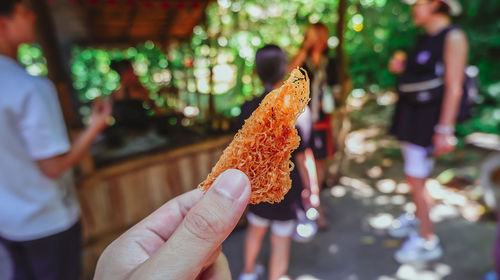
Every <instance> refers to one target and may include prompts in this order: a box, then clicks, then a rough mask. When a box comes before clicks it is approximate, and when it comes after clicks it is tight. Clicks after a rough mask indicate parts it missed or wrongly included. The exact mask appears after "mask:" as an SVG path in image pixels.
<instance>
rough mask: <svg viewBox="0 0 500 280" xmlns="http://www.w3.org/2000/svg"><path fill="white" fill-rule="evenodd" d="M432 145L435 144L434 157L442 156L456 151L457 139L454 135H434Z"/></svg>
mask: <svg viewBox="0 0 500 280" xmlns="http://www.w3.org/2000/svg"><path fill="white" fill-rule="evenodd" d="M432 143H433V144H434V155H436V156H442V155H444V154H447V153H449V152H452V151H453V150H454V149H455V146H456V145H457V138H456V137H455V136H454V135H453V134H441V133H434V136H433V137H432Z"/></svg>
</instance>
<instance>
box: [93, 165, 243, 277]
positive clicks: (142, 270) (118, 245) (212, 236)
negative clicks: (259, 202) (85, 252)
mask: <svg viewBox="0 0 500 280" xmlns="http://www.w3.org/2000/svg"><path fill="white" fill-rule="evenodd" d="M249 198H250V182H249V181H248V178H247V176H246V175H245V174H244V173H243V172H241V171H239V170H235V169H229V170H226V171H225V172H224V173H222V174H221V175H220V176H219V177H218V178H217V180H216V181H215V182H214V183H213V185H212V187H211V188H210V189H209V190H208V191H207V192H206V193H205V194H203V193H202V191H201V190H199V189H196V190H193V191H190V192H188V193H185V194H183V195H181V196H178V197H176V198H174V199H172V200H170V201H169V202H167V203H166V204H164V205H163V206H162V207H160V208H159V209H158V210H156V211H155V212H154V213H152V214H151V215H149V216H148V217H146V218H145V219H144V220H142V221H141V222H139V223H138V224H136V225H135V226H133V227H132V228H131V229H129V230H128V231H127V232H125V233H124V234H123V235H121V236H120V237H119V238H118V239H116V240H115V241H113V243H111V244H110V245H109V246H108V247H107V248H106V250H104V252H103V254H102V255H101V257H100V258H99V261H98V263H97V268H96V273H95V276H94V280H101V279H114V280H121V279H128V280H130V279H148V280H153V279H175V280H177V279H231V273H230V271H229V266H228V263H227V260H226V258H225V256H224V255H223V254H221V244H222V242H223V241H224V240H225V239H226V238H227V236H228V235H229V234H230V233H231V231H232V230H233V229H234V227H235V226H236V224H237V222H238V220H239V219H240V217H241V215H242V214H243V212H244V210H245V207H246V205H247V203H248V199H249Z"/></svg>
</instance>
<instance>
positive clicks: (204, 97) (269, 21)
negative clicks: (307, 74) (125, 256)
mask: <svg viewBox="0 0 500 280" xmlns="http://www.w3.org/2000/svg"><path fill="white" fill-rule="evenodd" d="M32 2H33V8H34V11H35V12H36V13H37V15H38V18H39V24H38V27H37V28H38V35H39V40H38V41H39V44H35V45H24V46H23V47H22V48H21V49H20V50H19V54H18V57H19V61H20V62H21V63H22V64H23V65H24V66H25V67H26V69H27V71H28V72H29V73H30V74H32V75H36V76H48V77H49V78H50V79H51V80H52V81H53V82H54V83H55V84H56V87H57V89H58V93H59V99H60V102H61V105H62V107H63V112H64V117H65V120H66V123H67V125H68V130H69V131H70V134H71V135H77V134H78V133H79V131H80V130H81V128H82V127H83V125H84V124H85V123H86V122H87V121H88V117H89V115H90V112H91V109H90V106H91V102H92V101H93V100H95V99H97V98H102V97H105V96H108V95H110V94H111V93H113V92H115V91H117V90H119V89H120V87H121V86H122V85H121V83H123V81H124V80H123V77H124V74H123V73H124V72H121V73H120V71H125V72H126V71H127V69H126V66H125V67H121V68H120V65H118V66H117V64H119V62H123V61H130V62H131V65H132V71H133V73H134V74H135V75H136V76H137V78H138V81H139V83H140V85H141V87H142V88H143V90H142V91H143V92H144V94H143V95H142V96H141V97H138V98H137V99H138V100H139V101H140V102H139V107H142V109H140V110H142V111H143V115H140V116H138V117H137V118H133V117H132V118H131V119H132V120H130V118H129V119H127V116H131V115H133V113H134V109H131V110H132V111H127V110H125V111H124V112H123V113H122V114H121V116H122V119H120V117H119V115H117V116H115V120H114V122H115V126H114V127H115V128H113V126H112V127H111V129H108V130H107V131H106V132H105V133H104V134H103V135H101V137H100V138H99V139H98V140H97V141H96V143H95V144H94V145H93V147H92V150H91V152H90V153H89V154H88V156H87V157H86V160H85V161H84V162H82V163H81V164H80V165H79V166H78V170H77V173H78V176H77V178H78V179H77V185H78V194H79V198H80V201H81V205H82V209H83V217H82V219H83V225H84V229H83V230H84V242H85V243H84V244H85V249H84V252H85V255H84V265H85V279H90V278H91V276H92V274H93V269H94V266H95V262H96V261H97V258H98V256H99V255H100V253H101V252H102V250H103V249H104V248H105V247H106V246H107V244H109V242H110V241H111V240H113V239H114V238H116V237H117V236H118V235H119V234H121V233H122V232H123V231H124V230H125V229H127V228H128V227H129V226H130V225H132V224H134V223H136V222H137V221H139V220H140V219H141V218H143V217H144V216H146V215H147V214H148V213H150V212H151V211H152V210H154V209H156V208H157V207H158V206H159V205H161V204H162V203H164V202H165V201H166V200H168V199H170V198H172V197H174V196H176V195H178V194H180V193H182V192H185V191H187V190H189V189H191V188H193V187H194V186H196V185H197V184H198V183H199V182H201V181H202V180H203V179H204V178H205V176H206V175H207V174H208V172H209V171H210V169H211V167H212V166H213V165H214V164H215V162H216V161H217V159H218V157H219V156H220V154H221V152H222V150H223V149H224V148H225V147H226V145H227V144H228V143H229V142H230V141H231V139H232V136H233V135H234V133H235V131H236V118H237V117H238V116H239V114H240V113H241V109H240V106H241V105H242V104H243V103H244V102H245V101H247V100H250V99H252V98H254V97H256V96H259V95H261V94H262V92H263V86H262V84H261V83H260V81H259V79H258V78H257V76H256V73H255V71H254V67H255V65H254V64H255V53H256V50H257V49H259V48H260V47H262V46H264V45H265V44H271V43H272V44H276V45H278V46H280V47H281V48H283V50H285V52H286V53H287V55H288V56H289V58H292V57H293V56H294V55H295V54H296V53H297V52H298V51H299V48H300V46H301V44H302V41H303V39H304V33H305V30H306V28H307V26H308V25H309V24H314V23H317V22H323V23H324V24H325V25H326V26H327V27H328V28H329V30H330V31H329V32H330V34H329V38H328V47H329V52H330V53H329V56H330V57H333V58H335V59H336V61H337V72H338V73H337V74H338V81H339V86H340V90H336V91H333V90H332V91H331V92H330V93H329V94H331V95H332V97H333V100H334V110H333V112H332V114H331V119H332V123H331V127H330V128H329V130H331V133H332V134H333V135H334V143H332V152H331V153H330V155H329V158H328V160H327V171H328V172H327V173H328V175H327V178H326V183H327V186H328V188H326V189H324V190H323V192H322V194H321V200H322V203H323V205H324V206H325V207H326V209H327V212H328V215H327V219H328V221H329V222H330V227H329V228H328V229H327V230H326V231H322V232H319V233H318V234H317V235H316V236H315V238H314V239H312V240H311V241H310V242H309V243H304V244H302V243H294V244H293V245H292V247H293V249H292V252H293V253H292V256H291V262H290V275H291V276H292V277H295V278H296V279H303V280H304V279H348V280H356V279H361V280H362V279H378V280H389V279H482V277H483V276H484V275H485V274H486V273H487V272H488V271H489V270H491V269H492V268H493V260H492V253H491V252H492V248H493V242H494V239H495V237H494V236H495V228H496V219H497V215H496V213H497V210H498V209H497V207H498V204H497V198H498V195H497V193H498V190H499V187H500V154H499V152H500V140H499V139H500V71H498V67H499V65H500V18H499V15H500V1H498V0H481V1H465V0H462V1H460V2H461V3H462V6H463V13H462V15H460V16H459V17H457V18H456V20H455V23H456V24H457V25H458V26H459V27H460V28H462V29H463V30H464V31H465V32H466V34H467V37H468V39H469V43H470V55H469V64H470V65H472V67H470V68H469V69H468V71H470V73H471V74H473V75H477V76H478V82H479V94H478V97H477V98H476V99H475V104H474V107H473V112H474V115H473V117H472V118H470V119H469V120H468V121H466V122H464V123H461V124H459V125H458V126H457V136H458V138H459V139H458V140H459V143H458V149H457V150H456V151H454V152H453V153H451V154H449V155H446V156H444V157H442V158H439V159H438V162H437V167H436V169H435V171H434V173H433V178H434V179H432V180H429V181H428V182H427V188H428V190H429V191H430V193H431V195H432V197H433V198H434V199H436V200H437V201H438V204H437V206H435V207H434V209H433V211H432V212H431V218H432V220H433V221H435V222H436V223H437V226H436V227H437V232H438V233H439V236H441V239H442V240H443V241H444V242H443V246H444V247H445V251H446V252H447V253H446V255H445V256H446V257H445V258H444V259H443V260H442V261H440V262H438V263H433V264H431V265H427V266H411V265H402V266H399V265H397V264H396V263H395V262H394V261H393V260H392V259H391V256H392V253H393V252H394V250H395V249H396V248H397V247H398V246H399V245H400V241H399V240H394V239H390V238H388V237H386V236H385V234H384V230H385V229H387V228H388V227H389V225H390V224H391V222H392V220H393V219H394V218H395V217H396V216H397V213H398V212H399V211H400V210H401V209H406V210H408V209H412V207H414V205H413V204H412V203H411V199H409V196H408V192H409V187H408V185H407V184H406V183H405V182H404V178H403V172H402V158H401V151H400V149H399V147H398V143H397V142H396V141H395V140H394V139H393V138H391V137H389V136H388V135H387V128H388V126H389V124H390V119H391V115H392V113H393V110H394V104H395V102H396V100H397V94H396V93H395V86H396V77H395V76H394V75H392V74H391V73H390V72H389V70H388V68H387V64H388V61H389V59H390V57H391V56H392V54H393V53H394V52H396V51H398V50H407V49H409V48H410V47H411V46H412V45H413V44H414V43H415V38H416V37H417V34H418V33H419V32H420V31H419V30H417V29H416V28H415V27H414V26H413V24H412V19H411V14H410V7H409V6H408V5H407V4H405V3H403V2H401V1H398V0H286V1H285V0H265V1H264V0H248V1H238V0H236V1H230V0H218V1H170V0H141V1H139V0H42V1H32ZM123 69H125V70H123ZM120 76H121V77H122V79H120ZM125 107H126V106H125ZM136 109H137V108H136ZM244 224H245V222H244V221H242V222H241V225H242V227H243V226H244ZM243 238H244V232H243V231H242V230H241V228H240V229H237V230H236V231H235V232H234V233H233V234H232V235H231V236H230V238H229V239H228V240H227V241H226V244H225V246H224V251H225V253H226V254H227V255H228V258H229V260H230V265H231V268H232V271H233V273H234V274H233V276H234V277H235V278H236V276H237V275H238V274H239V272H240V271H241V270H242V262H243V256H242V246H243V245H242V244H243ZM265 247H266V246H264V248H265ZM266 254H268V252H266V250H264V252H262V253H261V258H266ZM0 258H1V257H0ZM4 259H5V257H4ZM0 263H1V261H0ZM0 274H1V273H0Z"/></svg>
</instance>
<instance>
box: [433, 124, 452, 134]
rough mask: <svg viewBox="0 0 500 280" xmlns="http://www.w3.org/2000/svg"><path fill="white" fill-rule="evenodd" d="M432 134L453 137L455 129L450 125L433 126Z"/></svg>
mask: <svg viewBox="0 0 500 280" xmlns="http://www.w3.org/2000/svg"><path fill="white" fill-rule="evenodd" d="M434 132H436V133H439V134H444V135H453V134H454V133H455V127H454V126H452V125H441V124H437V125H436V126H434Z"/></svg>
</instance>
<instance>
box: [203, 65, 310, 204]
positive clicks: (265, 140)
mask: <svg viewBox="0 0 500 280" xmlns="http://www.w3.org/2000/svg"><path fill="white" fill-rule="evenodd" d="M303 73H306V72H305V71H303V70H302V71H301V70H299V69H298V68H297V69H294V70H293V71H292V73H291V74H290V77H289V78H288V80H287V81H285V82H284V84H283V85H282V86H281V87H280V88H278V89H275V90H273V91H272V92H270V93H269V94H268V95H267V96H266V97H265V98H264V100H262V102H261V103H260V105H259V107H258V108H257V109H256V110H255V111H254V112H253V114H252V115H251V116H250V117H249V118H248V119H247V120H246V121H245V124H244V125H243V127H242V128H241V129H240V130H239V131H238V133H237V134H236V135H235V136H234V139H233V141H232V142H231V144H229V146H228V147H227V148H226V149H225V150H224V152H223V154H222V156H221V158H220V159H219V161H218V162H217V164H216V165H215V166H214V167H213V168H212V172H211V173H210V174H209V175H208V177H207V179H206V180H205V181H204V182H202V183H201V184H200V185H199V187H200V188H202V189H203V190H207V189H208V188H210V186H211V185H212V183H213V182H214V180H215V179H216V178H217V176H219V174H221V173H222V172H224V171H225V170H227V169H230V168H235V169H239V170H241V171H243V172H244V173H245V174H246V175H247V176H248V178H249V179H250V182H251V186H252V194H251V196H250V201H249V203H251V204H257V203H260V202H263V201H265V202H269V203H274V202H280V201H281V200H282V199H283V197H284V196H285V194H286V193H287V192H288V190H290V188H291V184H292V182H291V179H290V171H292V169H293V168H294V166H293V163H292V162H291V161H290V158H291V153H292V152H293V151H294V150H295V149H297V147H298V146H299V143H300V137H299V135H298V132H297V130H296V129H295V122H296V120H297V118H298V116H299V115H300V114H301V113H302V112H303V111H304V110H305V107H306V105H307V103H308V102H309V78H308V77H307V74H305V75H304V74H303Z"/></svg>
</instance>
